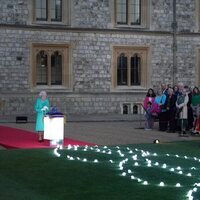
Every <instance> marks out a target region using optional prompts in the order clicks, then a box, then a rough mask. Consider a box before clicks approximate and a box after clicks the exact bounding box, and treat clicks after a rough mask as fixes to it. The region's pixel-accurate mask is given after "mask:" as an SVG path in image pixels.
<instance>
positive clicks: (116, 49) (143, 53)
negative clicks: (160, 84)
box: [112, 46, 151, 91]
mask: <svg viewBox="0 0 200 200" xmlns="http://www.w3.org/2000/svg"><path fill="white" fill-rule="evenodd" d="M122 53H124V54H125V55H128V77H129V78H128V85H123V86H122V85H118V84H117V60H118V56H119V55H120V54H122ZM135 54H137V55H139V56H140V57H141V77H140V78H141V79H140V85H131V65H130V63H131V56H133V55H135ZM112 58H113V60H112V89H113V90H114V91H127V90H128V91H129V90H135V89H146V88H148V85H150V74H151V66H150V62H149V60H150V47H148V46H142V47H136V46H113V56H112Z"/></svg>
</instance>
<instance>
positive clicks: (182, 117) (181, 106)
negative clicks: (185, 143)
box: [176, 89, 189, 136]
mask: <svg viewBox="0 0 200 200" xmlns="http://www.w3.org/2000/svg"><path fill="white" fill-rule="evenodd" d="M188 101H189V97H188V93H187V91H186V89H183V90H182V94H181V95H178V97H177V101H176V108H177V114H178V115H179V116H178V126H179V127H180V128H181V132H180V136H187V133H186V127H187V116H188V109H187V103H188Z"/></svg>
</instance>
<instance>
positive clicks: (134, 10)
mask: <svg viewBox="0 0 200 200" xmlns="http://www.w3.org/2000/svg"><path fill="white" fill-rule="evenodd" d="M147 8H148V0H115V22H116V26H136V27H146V25H147Z"/></svg>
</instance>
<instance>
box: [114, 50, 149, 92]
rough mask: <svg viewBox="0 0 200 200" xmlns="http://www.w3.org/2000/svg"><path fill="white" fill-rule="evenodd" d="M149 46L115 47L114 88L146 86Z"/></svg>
mask: <svg viewBox="0 0 200 200" xmlns="http://www.w3.org/2000/svg"><path fill="white" fill-rule="evenodd" d="M148 51H149V50H148V47H138V48H137V47H114V51H113V53H114V55H113V59H114V60H113V77H112V81H113V86H114V88H131V87H132V88H134V87H137V86H141V87H146V85H147V74H148V70H149V69H148V67H147V65H148V63H147V59H148Z"/></svg>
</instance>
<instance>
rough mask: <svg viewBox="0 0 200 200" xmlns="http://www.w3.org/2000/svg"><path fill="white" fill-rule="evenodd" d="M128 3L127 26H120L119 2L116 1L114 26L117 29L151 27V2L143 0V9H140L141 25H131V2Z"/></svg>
mask: <svg viewBox="0 0 200 200" xmlns="http://www.w3.org/2000/svg"><path fill="white" fill-rule="evenodd" d="M127 1H128V5H127V8H126V10H127V13H126V15H127V24H119V23H117V0H114V24H115V27H116V28H126V27H132V28H147V27H148V25H149V17H148V15H149V7H150V2H149V0H141V8H140V24H131V16H130V11H129V9H130V7H131V6H130V0H127ZM128 8H129V9H128Z"/></svg>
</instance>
